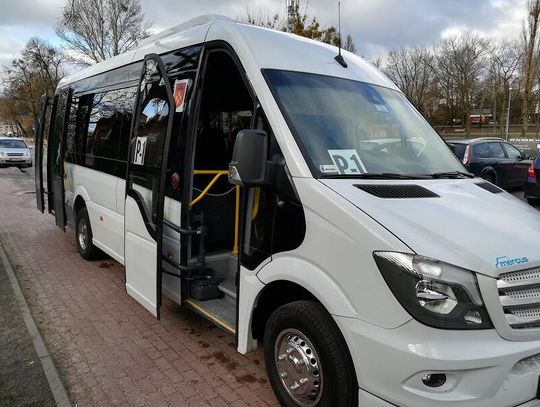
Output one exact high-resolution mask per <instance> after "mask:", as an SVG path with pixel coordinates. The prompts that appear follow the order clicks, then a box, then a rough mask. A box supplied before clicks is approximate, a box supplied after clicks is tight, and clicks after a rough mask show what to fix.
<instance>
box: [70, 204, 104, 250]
mask: <svg viewBox="0 0 540 407" xmlns="http://www.w3.org/2000/svg"><path fill="white" fill-rule="evenodd" d="M75 240H76V242H77V248H78V249H79V253H80V255H81V257H82V258H83V259H86V260H94V259H96V258H98V256H99V254H100V250H99V249H98V248H97V247H96V246H94V243H93V242H92V227H91V226H90V218H89V217H88V211H87V210H86V208H81V209H79V210H78V211H77V218H76V220H75Z"/></svg>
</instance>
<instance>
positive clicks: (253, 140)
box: [229, 129, 268, 186]
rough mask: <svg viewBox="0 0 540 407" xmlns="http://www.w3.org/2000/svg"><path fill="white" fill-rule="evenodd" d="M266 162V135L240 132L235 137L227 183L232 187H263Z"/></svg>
mask: <svg viewBox="0 0 540 407" xmlns="http://www.w3.org/2000/svg"><path fill="white" fill-rule="evenodd" d="M267 161H268V135H267V134H266V132H264V131H262V130H253V129H251V130H242V131H240V132H239V133H238V135H237V136H236V141H235V142H234V150H233V155H232V161H231V163H230V164H229V182H230V183H231V184H234V185H242V186H257V185H263V184H264V181H265V178H266V165H267Z"/></svg>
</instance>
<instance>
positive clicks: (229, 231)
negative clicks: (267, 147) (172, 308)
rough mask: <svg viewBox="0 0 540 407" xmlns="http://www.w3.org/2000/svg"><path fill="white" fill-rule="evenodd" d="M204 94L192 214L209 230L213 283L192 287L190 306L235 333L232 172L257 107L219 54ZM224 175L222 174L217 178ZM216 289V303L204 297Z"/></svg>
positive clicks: (234, 195) (194, 249) (210, 57)
mask: <svg viewBox="0 0 540 407" xmlns="http://www.w3.org/2000/svg"><path fill="white" fill-rule="evenodd" d="M202 92H203V95H202V98H201V100H202V102H201V107H200V112H199V119H198V123H197V135H196V142H195V159H194V176H193V191H192V196H193V199H194V200H193V201H192V208H191V213H192V215H195V216H200V215H201V214H203V217H204V225H205V226H206V228H207V235H206V236H205V244H204V248H205V252H206V253H207V255H206V256H205V265H206V270H205V271H204V273H205V275H206V276H208V278H207V280H206V281H205V280H199V281H197V280H196V281H195V282H194V284H191V289H190V297H191V298H190V300H192V299H195V300H196V302H197V305H198V306H199V307H202V308H204V309H205V310H206V311H208V312H210V313H211V314H213V315H214V316H216V317H218V318H219V319H221V320H222V321H224V322H226V324H227V325H229V326H230V327H234V326H235V320H236V273H237V270H238V255H237V244H238V242H237V241H236V240H237V238H236V237H235V236H237V235H236V234H235V222H237V221H238V219H237V217H236V206H237V205H238V204H239V201H238V199H237V192H236V187H235V186H233V185H231V184H230V183H229V182H228V180H227V175H226V171H227V170H228V166H229V162H230V160H231V157H232V152H233V148H234V141H235V139H236V135H237V134H238V132H239V131H240V130H242V129H246V128H250V127H251V119H252V114H253V110H254V106H253V99H252V97H251V95H250V93H249V91H248V89H247V87H246V84H245V82H244V80H243V79H242V76H241V74H240V71H239V70H238V68H237V66H236V64H235V63H234V61H233V60H232V58H231V57H230V56H229V54H227V53H226V52H222V51H217V52H211V53H210V54H209V55H208V60H207V64H206V70H205V76H204V85H203V90H202ZM224 171H225V173H223V172H224ZM201 172H202V174H201ZM219 172H222V174H221V175H217V174H218V173H219ZM216 176H217V177H218V178H217V181H216V182H215V183H214V184H213V185H212V187H211V188H210V189H209V190H208V192H207V193H206V194H204V196H202V198H201V199H200V200H196V199H197V197H198V196H199V195H200V194H202V193H203V191H204V190H205V188H207V186H208V185H209V183H211V182H212V180H213V179H214V177H216ZM193 240H194V241H193V242H192V250H191V252H192V259H193V262H195V259H196V257H197V253H198V249H199V248H198V242H197V241H196V239H193ZM212 284H217V285H218V290H213V293H214V294H212V290H211V289H209V290H208V293H209V297H210V298H206V296H205V295H200V294H201V292H202V290H203V289H204V288H203V289H201V286H203V287H205V286H206V285H210V286H211V285H212ZM194 285H195V286H197V285H198V287H194ZM195 293H199V295H195ZM212 297H214V298H212Z"/></svg>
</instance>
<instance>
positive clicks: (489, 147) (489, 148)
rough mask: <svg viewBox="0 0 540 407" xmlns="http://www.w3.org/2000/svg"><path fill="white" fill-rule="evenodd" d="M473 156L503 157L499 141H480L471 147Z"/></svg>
mask: <svg viewBox="0 0 540 407" xmlns="http://www.w3.org/2000/svg"><path fill="white" fill-rule="evenodd" d="M473 152H474V155H475V157H478V158H505V155H504V150H503V148H502V146H501V144H500V143H482V144H478V145H476V146H474V147H473Z"/></svg>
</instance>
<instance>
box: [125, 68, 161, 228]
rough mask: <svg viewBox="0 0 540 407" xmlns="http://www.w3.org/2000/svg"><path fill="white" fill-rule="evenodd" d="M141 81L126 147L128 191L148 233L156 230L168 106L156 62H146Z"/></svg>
mask: <svg viewBox="0 0 540 407" xmlns="http://www.w3.org/2000/svg"><path fill="white" fill-rule="evenodd" d="M144 69H145V72H144V75H143V78H142V80H141V85H140V88H139V90H140V94H139V101H138V107H137V117H136V123H135V127H134V130H133V135H132V138H131V141H130V143H131V146H130V157H129V158H130V170H129V179H128V188H129V189H130V190H131V192H133V193H134V195H135V199H136V200H137V201H138V204H139V205H140V206H142V208H141V209H142V210H143V216H144V217H145V221H146V223H147V226H149V228H150V230H152V231H154V232H155V230H156V222H157V205H158V197H159V195H158V194H159V192H160V180H161V165H162V161H163V152H164V151H163V149H164V145H165V138H166V133H167V127H168V122H169V114H170V110H171V109H170V106H169V94H168V92H167V87H166V83H165V81H164V80H163V78H162V76H161V75H160V73H159V69H158V65H157V62H156V61H154V60H152V59H148V60H147V61H146V62H145V68H144Z"/></svg>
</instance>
